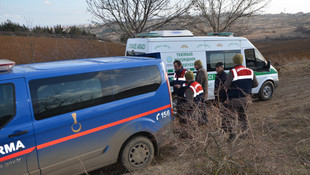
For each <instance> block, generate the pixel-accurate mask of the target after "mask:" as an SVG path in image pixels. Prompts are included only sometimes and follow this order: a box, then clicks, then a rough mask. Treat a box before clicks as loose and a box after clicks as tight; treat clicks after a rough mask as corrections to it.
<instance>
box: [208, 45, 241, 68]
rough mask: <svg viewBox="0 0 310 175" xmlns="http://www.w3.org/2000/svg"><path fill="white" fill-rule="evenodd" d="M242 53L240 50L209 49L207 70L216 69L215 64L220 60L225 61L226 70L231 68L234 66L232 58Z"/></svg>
mask: <svg viewBox="0 0 310 175" xmlns="http://www.w3.org/2000/svg"><path fill="white" fill-rule="evenodd" d="M237 53H241V51H240V50H224V51H207V52H206V55H207V70H208V71H215V68H216V67H215V65H216V63H218V62H223V63H224V68H225V70H230V69H232V68H233V67H234V63H233V61H232V58H233V56H234V55H235V54H237Z"/></svg>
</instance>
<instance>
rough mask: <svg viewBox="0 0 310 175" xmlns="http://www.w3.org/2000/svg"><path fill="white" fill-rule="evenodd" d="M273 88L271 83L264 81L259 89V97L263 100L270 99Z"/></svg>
mask: <svg viewBox="0 0 310 175" xmlns="http://www.w3.org/2000/svg"><path fill="white" fill-rule="evenodd" d="M273 90H274V85H273V83H272V82H270V81H266V82H265V83H264V84H263V85H262V87H261V88H260V90H259V98H260V99H261V100H263V101H266V100H270V99H271V97H272V94H273Z"/></svg>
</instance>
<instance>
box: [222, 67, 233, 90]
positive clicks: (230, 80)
mask: <svg viewBox="0 0 310 175" xmlns="http://www.w3.org/2000/svg"><path fill="white" fill-rule="evenodd" d="M233 79H234V75H233V73H232V71H229V74H228V77H227V79H226V81H225V83H224V85H225V88H230V87H231V83H232V81H233Z"/></svg>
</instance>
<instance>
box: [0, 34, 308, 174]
mask: <svg viewBox="0 0 310 175" xmlns="http://www.w3.org/2000/svg"><path fill="white" fill-rule="evenodd" d="M309 43H310V39H293V40H282V41H280V40H276V41H260V42H254V45H255V46H256V47H257V48H258V49H259V50H260V51H261V52H262V54H263V55H264V56H265V58H266V59H268V60H271V61H272V64H273V65H275V66H276V68H277V69H278V70H279V78H280V83H279V87H278V89H276V91H275V93H274V96H273V98H272V99H271V100H269V101H259V100H256V99H254V101H253V103H252V104H251V105H250V107H249V110H248V116H249V121H250V126H251V127H250V135H249V137H248V138H245V139H241V138H238V139H237V140H236V141H235V142H233V143H227V142H226V136H225V134H224V135H223V134H222V133H221V132H220V131H219V129H218V128H219V126H220V125H219V118H220V117H219V116H218V114H219V109H218V108H215V107H212V106H210V108H208V116H209V123H208V124H207V125H206V126H197V125H195V123H193V125H189V126H187V127H183V128H180V127H176V132H175V135H174V136H175V137H174V138H172V139H173V142H172V143H171V144H170V145H168V146H167V147H165V148H164V149H162V150H161V153H160V155H159V156H157V157H156V158H155V161H154V162H153V163H152V166H150V167H148V168H146V169H144V170H142V171H139V172H133V173H128V172H127V173H128V174H171V175H172V174H278V175H280V174H281V175H282V174H305V175H306V174H310V88H309V87H310V44H309ZM124 49H125V46H124V45H123V44H119V43H111V42H106V41H104V42H102V41H97V40H85V39H65V38H61V39H59V38H40V37H30V36H29V37H21V36H0V59H11V60H14V61H16V62H17V64H24V63H32V62H43V61H54V60H62V59H79V58H89V57H101V56H116V55H124ZM176 126H177V125H176ZM182 132H183V133H184V132H185V133H186V134H187V136H188V137H186V138H183V137H181V134H180V133H182ZM116 167H117V166H116ZM117 168H118V167H117ZM117 168H116V169H115V166H110V167H108V168H104V169H100V170H96V171H93V172H90V173H89V174H93V175H99V174H119V173H120V172H119V171H118V170H117ZM121 173H123V172H121Z"/></svg>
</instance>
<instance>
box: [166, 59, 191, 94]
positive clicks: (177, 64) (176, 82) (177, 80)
mask: <svg viewBox="0 0 310 175" xmlns="http://www.w3.org/2000/svg"><path fill="white" fill-rule="evenodd" d="M173 66H174V70H175V72H174V76H173V80H172V81H171V82H170V86H173V93H174V94H176V95H177V96H179V97H183V96H184V90H185V89H184V86H183V85H184V83H185V82H186V80H185V73H186V72H187V69H184V68H183V66H182V63H181V61H180V60H175V61H174V62H173Z"/></svg>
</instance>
